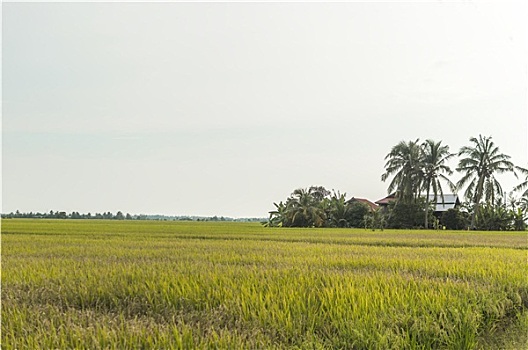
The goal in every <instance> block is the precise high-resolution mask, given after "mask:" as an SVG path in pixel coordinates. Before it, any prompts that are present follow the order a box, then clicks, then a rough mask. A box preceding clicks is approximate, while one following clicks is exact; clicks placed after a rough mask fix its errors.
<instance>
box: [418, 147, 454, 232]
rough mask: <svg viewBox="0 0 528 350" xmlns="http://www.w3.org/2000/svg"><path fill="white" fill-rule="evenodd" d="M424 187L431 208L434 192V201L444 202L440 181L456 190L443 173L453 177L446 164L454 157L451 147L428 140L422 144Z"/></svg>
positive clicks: (426, 216)
mask: <svg viewBox="0 0 528 350" xmlns="http://www.w3.org/2000/svg"><path fill="white" fill-rule="evenodd" d="M422 151H423V156H422V173H423V175H422V177H423V179H422V182H423V184H422V187H423V190H424V191H425V207H426V208H429V200H430V197H429V194H430V193H431V191H432V194H433V199H434V200H435V201H436V200H437V199H438V198H441V199H442V200H443V198H444V191H443V189H442V184H441V182H440V180H443V181H445V182H447V184H448V185H449V186H450V187H451V189H454V187H455V185H454V184H453V183H452V182H451V180H449V178H447V177H446V176H445V175H444V174H443V173H446V174H447V175H452V174H453V171H452V170H451V168H450V167H449V166H448V165H447V164H446V163H447V161H448V160H449V159H450V158H452V157H453V156H454V154H452V153H449V146H445V145H442V141H439V142H436V141H433V140H426V141H425V142H424V143H423V144H422ZM428 218H429V211H428V210H426V211H425V224H424V227H425V228H429V220H428Z"/></svg>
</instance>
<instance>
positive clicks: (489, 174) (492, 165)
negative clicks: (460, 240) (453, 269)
mask: <svg viewBox="0 0 528 350" xmlns="http://www.w3.org/2000/svg"><path fill="white" fill-rule="evenodd" d="M469 141H470V142H471V143H472V145H471V146H463V147H462V148H461V149H460V151H459V152H458V155H459V156H460V157H464V158H462V159H460V160H459V163H458V167H457V169H456V170H457V171H459V172H463V173H464V175H463V176H462V178H461V179H460V180H459V181H458V182H457V187H458V188H459V189H460V188H462V187H463V186H465V185H467V188H466V191H465V194H464V195H465V197H466V198H468V199H470V200H471V201H472V202H473V204H474V206H473V213H472V215H471V224H470V226H471V228H472V229H474V228H475V218H476V215H477V213H478V212H479V205H480V203H481V200H482V198H483V197H484V198H485V201H486V202H487V203H493V202H494V200H495V196H496V195H497V193H499V194H502V187H501V185H500V183H499V182H498V181H497V179H496V178H495V174H497V173H498V174H500V173H504V172H509V171H510V172H514V165H513V163H512V162H510V161H509V159H510V156H508V155H505V154H503V153H500V151H499V148H498V147H497V146H495V144H494V143H493V141H492V140H491V136H490V137H483V136H482V135H479V137H478V138H475V137H471V138H470V139H469Z"/></svg>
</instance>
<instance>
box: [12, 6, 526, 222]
mask: <svg viewBox="0 0 528 350" xmlns="http://www.w3.org/2000/svg"><path fill="white" fill-rule="evenodd" d="M526 18H528V6H527V4H526V2H467V1H461V2H442V1H434V2H425V3H417V2H348V3H343V2H340V3H280V2H279V3H266V2H260V3H254V2H253V3H252V2H249V3H244V2H216V3H179V2H158V3H141V2H140V3H134V2H126V3H120V2H114V3H112V2H109V3H89V2H85V3H60V2H58V3H17V2H4V3H3V5H2V212H4V213H8V212H11V211H16V210H20V211H22V212H29V211H33V212H36V211H40V212H48V211H50V210H54V211H56V210H60V211H67V212H71V211H79V212H81V213H88V212H91V213H95V212H106V211H111V212H114V213H115V212H117V211H119V210H120V211H122V212H124V213H127V212H128V213H131V214H140V213H143V214H165V215H203V216H212V215H219V216H220V215H222V216H230V217H237V218H240V217H267V216H268V211H270V210H273V208H274V206H273V202H279V201H281V200H285V199H286V198H287V197H288V196H289V195H290V193H291V192H292V191H293V190H294V189H296V188H306V187H309V186H312V185H321V186H325V187H326V188H327V189H334V190H336V191H340V192H341V193H346V194H347V197H359V198H367V199H370V200H372V201H376V200H378V199H380V198H383V197H384V196H385V195H386V194H387V186H388V182H387V183H384V182H382V181H381V174H382V173H383V172H384V164H385V160H384V157H385V156H386V155H387V153H389V151H390V149H391V147H392V146H394V145H396V144H397V143H398V142H400V141H402V140H403V141H409V140H416V139H418V138H419V139H420V140H425V139H434V140H442V142H443V143H444V144H447V145H449V146H450V150H451V151H452V152H457V151H458V150H459V149H460V147H462V146H464V145H469V138H470V137H473V136H478V135H479V134H482V135H483V136H492V138H493V141H494V142H495V144H496V145H497V146H499V148H500V150H501V152H503V153H505V154H507V155H510V156H511V157H512V158H511V160H512V161H513V162H514V163H515V164H518V165H523V166H527V165H528V143H527V138H528V129H527V115H528V114H527V112H528V108H527V107H528V102H527V101H528V99H527V97H528V89H527V87H528V69H527V62H528V49H527V47H528V38H527V32H528V31H527V29H528V27H527V24H526V21H525V19H526ZM456 165H457V160H455V161H454V162H453V163H452V164H451V166H452V168H455V167H456ZM460 177H461V174H458V173H455V174H454V175H453V176H452V180H453V181H457V180H458V179H460ZM499 180H500V181H501V183H502V184H503V187H504V189H505V190H507V191H510V190H511V189H512V188H513V186H515V185H516V184H517V183H519V182H520V181H519V180H516V179H515V178H514V177H513V176H512V175H504V176H499Z"/></svg>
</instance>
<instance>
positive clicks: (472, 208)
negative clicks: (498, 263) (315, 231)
mask: <svg viewBox="0 0 528 350" xmlns="http://www.w3.org/2000/svg"><path fill="white" fill-rule="evenodd" d="M455 156H458V157H459V160H458V166H457V167H456V169H455V170H456V172H458V173H460V174H461V175H462V177H461V178H460V180H459V181H457V182H456V183H455V182H453V181H451V179H450V176H452V175H453V174H454V171H453V170H452V169H451V168H450V167H449V165H448V162H449V160H451V159H452V158H453V157H455ZM385 161H386V163H385V166H384V168H385V171H384V173H383V174H382V175H381V180H382V181H384V182H385V181H389V180H390V181H389V185H388V188H387V190H388V193H389V194H394V197H395V198H394V201H392V202H391V203H390V204H389V206H388V208H387V209H386V210H370V208H369V207H368V206H366V205H365V204H363V203H361V202H357V201H347V200H346V198H345V194H340V193H339V192H337V193H335V192H334V193H331V192H330V191H328V190H326V189H325V188H324V187H322V186H312V187H310V188H308V189H297V190H295V191H293V193H292V194H291V195H290V197H288V198H287V199H286V201H284V202H282V201H281V202H279V203H278V204H277V203H273V204H274V206H275V210H273V211H271V212H270V216H269V219H268V221H267V222H266V223H265V225H266V226H283V227H371V228H374V229H375V228H384V227H388V228H438V227H446V228H448V229H479V230H525V229H526V221H527V219H528V170H527V169H526V168H523V167H520V166H517V165H514V164H513V163H512V162H511V161H510V156H508V155H506V154H504V153H501V152H500V150H499V148H498V147H497V146H496V145H495V143H494V142H493V140H492V138H491V137H483V136H482V135H479V137H471V138H470V139H469V145H466V146H463V147H461V148H460V150H459V151H458V152H456V153H452V152H450V150H449V146H447V145H443V144H442V141H434V140H430V139H428V140H426V141H424V142H420V140H419V139H417V140H414V141H401V142H399V143H398V144H397V145H395V146H393V147H392V148H391V150H390V152H389V153H388V154H387V155H386V156H385ZM503 173H512V174H514V175H515V176H516V177H517V178H519V176H521V182H520V183H519V184H518V185H517V186H515V188H513V189H512V191H510V193H509V196H506V193H505V192H504V191H503V188H502V186H501V184H500V182H499V181H498V179H497V175H498V174H503ZM447 189H448V190H449V191H450V192H453V193H459V192H461V191H462V190H464V198H465V202H464V203H463V204H462V206H461V207H459V208H456V209H449V210H447V211H446V212H444V213H442V214H441V215H439V214H438V213H437V215H436V216H435V215H434V209H433V206H434V204H436V203H437V202H443V200H444V193H446V191H447ZM431 198H432V199H435V200H433V201H431ZM361 207H362V209H360V208H361ZM361 214H363V216H362V217H361V218H360V219H359V216H360V215H361Z"/></svg>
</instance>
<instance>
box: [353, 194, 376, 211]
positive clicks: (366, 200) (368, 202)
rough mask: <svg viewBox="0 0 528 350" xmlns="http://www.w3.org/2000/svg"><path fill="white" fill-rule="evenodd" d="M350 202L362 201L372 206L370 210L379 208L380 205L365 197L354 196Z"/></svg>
mask: <svg viewBox="0 0 528 350" xmlns="http://www.w3.org/2000/svg"><path fill="white" fill-rule="evenodd" d="M349 202H360V203H363V204H366V205H367V206H368V207H369V208H370V210H372V211H374V210H376V209H378V206H377V205H376V204H374V203H372V202H371V201H369V200H368V199H365V198H354V197H352V199H351V200H349Z"/></svg>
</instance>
